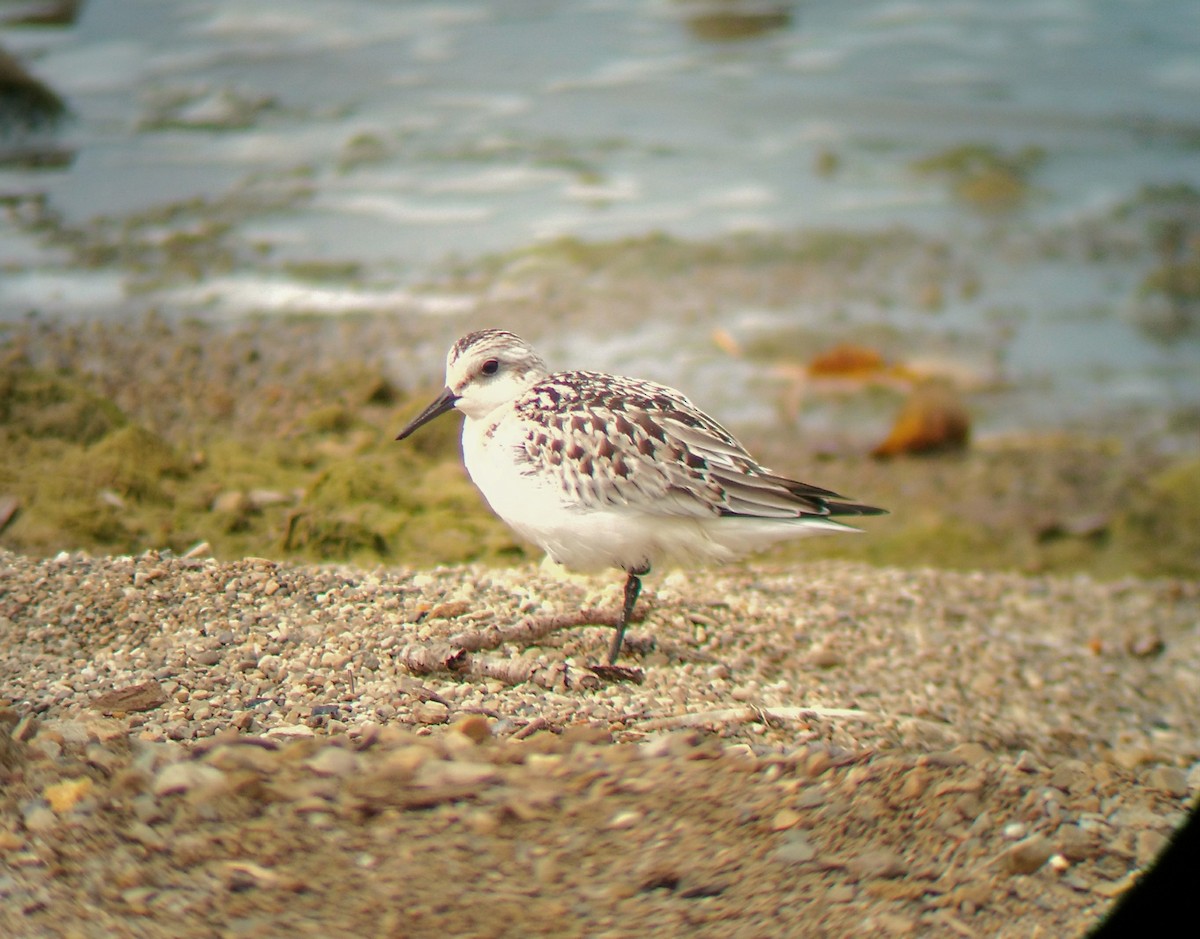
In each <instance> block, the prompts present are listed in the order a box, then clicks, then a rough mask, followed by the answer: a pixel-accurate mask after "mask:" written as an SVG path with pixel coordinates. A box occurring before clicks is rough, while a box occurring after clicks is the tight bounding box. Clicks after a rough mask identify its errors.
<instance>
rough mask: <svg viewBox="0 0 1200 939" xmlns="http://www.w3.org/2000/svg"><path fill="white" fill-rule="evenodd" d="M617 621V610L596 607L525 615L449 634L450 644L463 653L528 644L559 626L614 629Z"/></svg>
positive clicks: (554, 630) (556, 629) (561, 627)
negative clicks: (468, 630) (567, 611)
mask: <svg viewBox="0 0 1200 939" xmlns="http://www.w3.org/2000/svg"><path fill="white" fill-rule="evenodd" d="M620 621H621V616H620V613H619V612H617V611H615V610H597V609H584V610H576V611H574V612H572V613H551V614H547V615H545V616H525V617H522V618H521V619H519V620H517V621H516V622H515V623H511V624H503V623H498V624H493V625H489V626H483V627H480V628H478V629H472V630H471V631H470V632H461V633H457V634H456V635H453V636H451V637H450V644H451V645H454V646H457V647H458V648H460V649H462V650H464V651H466V652H478V651H481V650H483V649H498V648H500V646H502V645H504V643H506V642H515V643H517V644H518V645H523V646H529V645H533V644H534V643H535V642H537V641H538V640H539V639H541V638H543V637H544V636H548V635H550V633H552V632H557V631H558V630H560V629H575V628H577V627H579V626H609V627H612V628H613V629H616V627H617V625H618V624H619V623H620Z"/></svg>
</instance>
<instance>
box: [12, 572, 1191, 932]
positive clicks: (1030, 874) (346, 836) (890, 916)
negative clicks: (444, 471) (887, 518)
mask: <svg viewBox="0 0 1200 939" xmlns="http://www.w3.org/2000/svg"><path fill="white" fill-rule="evenodd" d="M619 580H620V579H619V578H617V577H615V576H614V577H598V578H594V579H580V578H564V577H562V576H558V575H556V573H555V572H553V571H550V570H547V569H537V568H530V567H522V568H513V569H491V568H482V567H453V568H445V569H437V570H433V571H423V572H417V571H410V570H399V569H379V570H374V571H366V570H361V569H346V568H333V567H296V566H289V565H284V564H279V563H276V562H273V561H269V560H265V559H255V558H249V559H246V560H242V561H238V562H233V563H224V562H218V561H215V560H212V559H209V558H203V557H188V558H179V557H173V556H170V555H166V554H159V553H155V552H150V553H147V554H144V555H141V556H139V557H99V558H93V557H88V556H85V555H81V554H68V553H64V554H60V555H58V556H57V557H53V558H45V559H37V558H29V557H23V556H18V555H13V554H8V553H0V642H2V643H3V649H4V655H3V658H2V660H0V779H3V781H4V786H3V791H2V795H0V806H2V811H0V859H2V861H3V864H2V865H0V900H2V902H0V932H2V933H3V934H5V935H11V936H14V937H18V936H44V935H73V936H110V935H137V936H193V935H194V936H212V935H239V936H240V935H252V936H267V935H276V934H280V933H283V932H293V931H294V932H299V933H306V932H307V933H309V934H315V935H323V936H338V935H355V936H359V935H406V936H425V935H429V936H433V935H439V936H441V935H463V936H477V935H478V936H490V935H505V934H512V933H513V932H522V933H528V934H533V935H539V934H541V935H581V936H597V935H609V936H625V935H629V936H634V935H639V936H640V935H646V934H647V933H648V932H653V934H655V935H673V934H687V935H711V936H741V935H746V936H762V935H848V934H877V935H891V934H896V935H905V934H912V935H918V934H919V935H923V936H925V935H929V936H971V935H979V936H985V935H986V936H993V935H1000V936H1007V935H1011V936H1027V935H1031V934H1034V933H1036V932H1037V931H1038V930H1039V929H1040V930H1042V931H1043V932H1050V931H1055V932H1063V931H1065V932H1066V933H1068V934H1077V933H1079V932H1080V931H1082V930H1084V929H1085V928H1086V927H1087V926H1089V925H1090V924H1093V923H1095V922H1096V921H1097V920H1098V918H1099V917H1100V916H1101V915H1102V914H1103V912H1104V910H1105V909H1106V908H1107V907H1108V906H1109V905H1110V904H1111V902H1112V901H1113V900H1114V899H1115V898H1116V897H1118V896H1119V895H1120V894H1121V893H1122V892H1123V891H1124V890H1126V889H1127V888H1128V887H1129V886H1130V885H1131V884H1132V883H1133V882H1134V881H1135V880H1136V877H1137V873H1138V871H1139V870H1140V869H1142V868H1144V867H1145V866H1146V865H1148V864H1150V863H1151V862H1152V861H1153V859H1154V857H1155V855H1156V854H1157V853H1158V852H1159V851H1161V850H1162V848H1163V846H1165V844H1166V843H1167V839H1168V837H1169V835H1170V832H1171V830H1172V829H1173V828H1174V827H1176V826H1178V825H1179V823H1180V822H1181V821H1182V819H1183V817H1184V815H1185V813H1186V811H1187V809H1188V806H1189V804H1190V803H1191V802H1193V801H1194V800H1195V798H1196V795H1197V789H1198V788H1200V682H1197V681H1196V675H1197V674H1198V673H1200V584H1197V583H1195V582H1190V581H1154V582H1149V581H1135V580H1125V581H1119V582H1110V583H1102V582H1097V581H1094V580H1091V579H1089V578H1086V577H1074V578H1069V579H1067V578H1049V577H1038V578H1032V577H1024V576H1018V575H1008V574H961V573H950V572H944V571H933V570H898V569H879V568H870V567H865V566H853V565H847V564H838V563H818V564H812V565H806V566H804V567H803V568H798V569H792V570H787V571H783V570H774V569H771V568H769V567H765V566H762V565H755V566H746V567H740V568H732V569H728V570H726V571H723V572H721V573H708V572H705V573H696V572H688V573H687V574H683V573H674V574H668V575H666V576H662V577H657V578H651V579H649V581H648V583H647V590H646V594H645V596H646V602H645V603H644V604H643V605H641V606H639V611H642V610H644V611H645V620H644V621H643V622H641V623H638V624H636V625H635V626H633V627H632V628H631V630H630V635H631V640H632V646H633V648H632V650H630V649H628V648H627V650H626V652H625V653H624V654H623V656H622V658H621V661H620V664H621V665H622V666H624V667H623V668H622V669H618V670H607V669H604V668H592V667H590V666H592V665H593V664H594V663H597V662H600V661H602V660H603V657H604V654H605V651H606V647H607V643H608V640H609V638H610V636H611V633H610V630H609V629H607V628H603V627H582V626H581V627H576V628H567V629H557V630H554V631H552V632H549V633H548V634H546V635H544V636H541V638H537V639H535V640H534V641H535V643H536V644H535V645H531V646H528V647H524V645H523V644H516V643H513V642H511V641H504V637H505V635H509V634H511V630H510V627H518V628H519V629H521V630H524V632H523V633H522V634H530V633H529V630H528V629H526V627H527V626H528V625H529V624H537V623H538V622H543V623H550V622H553V623H558V622H559V621H560V620H562V619H563V618H567V617H568V616H569V614H571V613H572V612H573V611H579V610H584V609H590V608H600V609H603V610H609V609H613V608H615V607H616V605H617V604H618V603H619V592H620V584H619ZM506 630H510V632H509V633H506ZM481 631H483V632H484V634H485V635H486V636H487V637H489V638H488V640H487V641H486V642H483V643H482V648H477V646H478V645H480V643H473V642H471V641H469V637H472V636H475V637H477V638H478V635H479V633H480V632H481Z"/></svg>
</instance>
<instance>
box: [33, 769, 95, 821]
mask: <svg viewBox="0 0 1200 939" xmlns="http://www.w3.org/2000/svg"><path fill="white" fill-rule="evenodd" d="M93 788H95V783H93V782H92V780H91V779H90V778H89V777H87V776H80V777H78V778H77V779H64V780H63V781H62V782H58V783H55V784H54V785H52V786H47V787H46V788H45V790H43V792H42V798H44V799H45V800H46V801H47V802H48V803H50V808H52V809H53V810H54V811H55V812H57V813H59V814H60V815H61V814H62V813H63V812H69V811H71V809H73V808H75V806H76V805H78V804H79V803H80V802H82V801H83V800H84V799H86V798H87V797H88V796H89V795H91V792H92V789H93Z"/></svg>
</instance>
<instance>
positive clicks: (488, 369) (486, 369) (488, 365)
mask: <svg viewBox="0 0 1200 939" xmlns="http://www.w3.org/2000/svg"><path fill="white" fill-rule="evenodd" d="M498 371H500V362H499V361H498V360H496V359H488V360H487V361H486V362H484V363H483V365H481V366H480V367H479V373H480V374H481V375H495V374H496V373H497V372H498Z"/></svg>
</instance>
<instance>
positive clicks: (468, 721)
mask: <svg viewBox="0 0 1200 939" xmlns="http://www.w3.org/2000/svg"><path fill="white" fill-rule="evenodd" d="M454 730H456V731H457V732H458V733H460V734H462V735H463V736H464V737H466V738H467V739H468V740H471V741H473V742H474V743H483V742H484V741H485V740H487V739H488V738H490V737H491V736H492V729H491V727H490V726H489V725H488V721H487V718H486V717H484V716H483V715H482V714H468V715H467V716H466V717H463V718H462V719H461V720H459V721H458V722H457V723H455V725H454Z"/></svg>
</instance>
